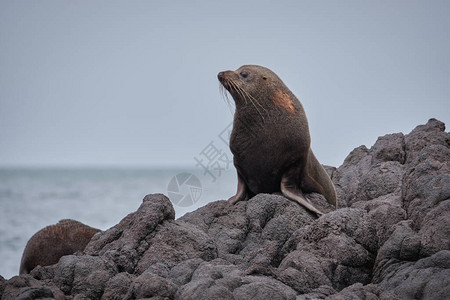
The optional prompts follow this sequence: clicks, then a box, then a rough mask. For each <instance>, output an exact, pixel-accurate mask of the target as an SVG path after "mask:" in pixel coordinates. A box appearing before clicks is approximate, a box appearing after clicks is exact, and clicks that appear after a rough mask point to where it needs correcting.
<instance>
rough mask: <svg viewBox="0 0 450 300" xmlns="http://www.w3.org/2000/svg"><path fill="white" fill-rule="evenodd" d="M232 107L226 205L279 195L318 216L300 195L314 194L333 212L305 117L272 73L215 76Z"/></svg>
mask: <svg viewBox="0 0 450 300" xmlns="http://www.w3.org/2000/svg"><path fill="white" fill-rule="evenodd" d="M218 79H219V81H220V83H221V84H222V85H223V87H225V88H226V89H227V90H228V92H229V93H230V94H231V96H232V97H233V99H234V102H235V103H236V112H235V114H234V122H233V131H232V133H231V138H230V149H231V152H233V155H234V165H235V167H236V170H237V174H238V188H237V193H236V195H235V196H233V197H231V198H230V200H229V201H230V203H233V204H234V203H236V202H238V201H240V200H244V199H245V198H246V197H247V196H249V197H251V196H253V195H255V194H258V193H273V192H280V191H281V193H282V194H283V195H284V196H285V197H287V198H289V199H291V200H294V201H297V202H298V203H300V204H301V205H303V206H304V207H306V208H307V209H309V210H310V211H312V212H314V213H316V214H317V215H322V213H321V212H320V211H319V210H318V209H316V208H315V207H314V206H313V205H312V204H311V202H310V201H309V200H308V199H307V198H306V197H305V196H304V195H303V192H306V193H310V192H317V193H320V194H322V195H324V196H325V198H326V199H327V201H328V202H329V203H330V204H332V205H334V206H336V204H337V201H336V191H335V189H334V185H333V183H332V181H331V179H330V177H329V176H328V174H327V173H326V172H325V170H324V168H323V167H322V165H321V164H320V163H319V162H318V161H317V159H316V157H315V156H314V154H313V152H312V151H311V149H310V144H311V140H310V135H309V128H308V121H307V119H306V115H305V111H304V110H303V107H302V105H301V103H300V101H298V99H297V98H296V97H295V96H294V94H293V93H292V92H291V91H290V90H289V89H288V88H287V86H286V85H285V84H284V83H283V82H282V81H281V79H280V78H279V77H278V76H277V75H276V74H275V73H274V72H272V71H271V70H269V69H267V68H265V67H261V66H255V65H245V66H242V67H240V68H239V69H237V70H236V71H225V72H220V73H219V74H218Z"/></svg>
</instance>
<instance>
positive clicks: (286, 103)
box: [217, 65, 295, 114]
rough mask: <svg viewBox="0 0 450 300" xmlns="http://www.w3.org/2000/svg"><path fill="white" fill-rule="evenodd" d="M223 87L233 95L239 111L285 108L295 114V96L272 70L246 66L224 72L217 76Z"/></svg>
mask: <svg viewBox="0 0 450 300" xmlns="http://www.w3.org/2000/svg"><path fill="white" fill-rule="evenodd" d="M217 78H218V79H219V81H220V83H221V84H222V86H223V87H224V88H225V89H226V90H227V91H228V92H229V93H230V94H231V96H232V97H233V99H234V102H235V103H236V107H237V108H238V109H240V108H244V107H253V108H256V109H258V107H259V108H263V109H266V108H273V107H274V106H275V107H278V108H283V109H284V110H285V111H287V112H289V113H290V114H294V113H295V107H294V104H293V101H295V100H293V99H294V98H295V96H293V94H292V93H291V91H290V90H289V89H288V88H287V87H286V85H285V84H284V83H283V81H281V79H280V78H279V77H278V76H277V74H275V73H274V72H272V71H271V70H269V69H267V68H265V67H261V66H257V65H244V66H242V67H240V68H239V69H237V70H236V71H224V72H220V73H219V74H218V75H217Z"/></svg>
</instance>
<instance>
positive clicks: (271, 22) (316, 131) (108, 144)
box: [0, 0, 450, 167]
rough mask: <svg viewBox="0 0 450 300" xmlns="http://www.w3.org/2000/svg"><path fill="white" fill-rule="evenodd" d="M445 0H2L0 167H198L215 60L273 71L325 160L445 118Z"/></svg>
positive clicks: (449, 87) (212, 108) (215, 111)
mask: <svg viewBox="0 0 450 300" xmlns="http://www.w3.org/2000/svg"><path fill="white" fill-rule="evenodd" d="M449 16H450V1H409V0H408V1H214V3H213V1H192V0H191V1H120V2H119V1H4V0H1V1H0V166H29V165H30V166H142V167H145V166H164V165H186V166H192V167H194V166H195V161H194V160H193V157H194V156H196V155H197V154H198V153H199V152H200V151H201V150H202V149H203V148H205V146H207V145H208V144H209V142H210V141H212V140H217V136H218V135H219V133H220V132H221V131H222V130H223V129H224V128H225V127H226V126H227V125H228V124H229V123H230V122H231V121H232V114H231V113H230V109H229V108H228V106H227V104H226V101H225V100H224V99H223V97H222V96H221V94H220V92H219V83H218V81H217V73H218V72H219V71H224V70H229V69H232V70H234V69H237V68H238V67H240V66H241V65H243V64H259V65H263V66H266V67H268V68H270V69H272V70H273V71H274V72H276V73H277V74H278V75H279V76H280V77H281V78H282V79H283V81H284V82H285V83H286V84H287V86H288V87H289V88H290V89H291V90H292V91H293V92H294V94H295V95H296V96H297V98H299V99H300V101H301V102H302V103H303V106H304V108H305V110H306V114H307V116H308V119H309V124H310V131H311V136H312V148H313V151H314V153H315V154H316V156H317V157H318V159H319V161H320V162H321V163H324V164H329V165H334V166H339V165H341V164H342V162H343V160H344V158H345V157H346V156H347V154H348V153H349V152H350V151H351V150H352V149H353V148H355V147H358V146H360V145H362V144H365V145H367V146H371V145H372V144H373V143H374V142H375V140H376V139H377V137H378V136H381V135H384V134H387V133H394V132H405V133H407V132H409V131H411V130H412V129H413V128H414V127H415V126H416V125H418V124H424V123H426V122H427V120H428V119H429V118H431V117H434V118H437V119H440V120H441V121H444V122H445V123H446V124H447V125H448V126H450V125H449V124H450V97H449V96H450V61H449V53H450V33H449V32H450V18H449Z"/></svg>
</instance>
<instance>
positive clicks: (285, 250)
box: [0, 119, 450, 300]
mask: <svg viewBox="0 0 450 300" xmlns="http://www.w3.org/2000/svg"><path fill="white" fill-rule="evenodd" d="M444 130H445V126H444V124H443V123H441V122H439V121H437V120H434V119H432V120H430V121H429V122H428V123H427V124H426V125H420V126H418V127H416V128H415V129H414V130H413V131H412V132H411V133H409V134H406V135H404V134H402V133H396V134H388V135H385V136H383V137H380V138H378V140H377V141H376V143H375V144H374V145H373V147H371V148H370V149H368V148H367V147H365V146H361V147H358V148H356V149H355V150H353V151H352V152H351V153H350V154H349V156H348V157H347V158H346V159H345V161H344V164H343V165H342V166H340V167H339V168H337V169H336V168H333V167H326V169H327V172H328V174H329V175H330V177H331V178H332V180H333V181H334V182H335V185H336V190H337V193H338V198H339V207H340V209H338V210H336V211H334V210H332V209H331V208H330V207H329V205H328V203H327V202H326V200H325V199H324V198H323V196H322V195H320V194H314V193H313V194H309V195H307V197H308V198H309V199H311V201H312V202H313V203H314V204H315V205H317V206H318V207H319V208H320V209H321V210H324V211H326V212H328V213H326V214H324V215H323V216H322V217H320V218H318V219H317V218H316V216H315V215H313V214H311V213H310V212H309V211H307V210H306V209H304V208H303V207H302V206H300V205H298V204H297V203H295V202H293V201H290V200H288V199H286V198H284V197H283V196H281V195H278V194H273V195H267V194H259V195H256V196H255V197H253V198H251V199H249V200H248V201H241V202H238V203H236V204H235V205H231V206H230V205H229V204H228V203H227V202H226V201H216V202H211V203H209V204H207V205H206V206H204V207H202V208H199V209H197V210H196V211H193V212H190V213H188V214H186V215H184V216H183V217H181V218H179V219H178V220H175V219H174V218H175V213H174V209H173V207H172V204H171V203H170V201H169V199H167V197H165V196H164V195H161V194H155V195H148V196H146V197H145V198H144V200H143V203H142V204H141V206H140V207H139V208H138V210H137V211H136V212H134V213H131V214H129V215H128V216H126V217H125V218H124V219H123V220H122V221H121V222H120V223H119V224H117V225H115V226H114V227H112V228H110V229H108V230H106V231H104V232H101V233H98V234H96V235H95V236H94V237H93V238H92V240H91V241H90V242H89V244H88V245H87V246H86V248H85V250H84V252H83V253H80V252H79V253H76V254H75V255H68V256H63V257H62V258H61V259H60V261H59V262H58V263H57V264H54V265H50V266H37V267H36V268H34V269H33V270H32V271H31V272H30V275H25V274H22V275H20V276H16V277H13V278H11V279H10V280H8V281H6V280H4V278H2V277H0V297H1V299H16V298H19V299H36V298H55V299H137V298H148V299H183V300H184V299H255V300H256V299H270V300H274V299H304V300H306V299H444V298H445V297H447V295H449V294H450V288H449V287H450V238H449V237H450V144H449V141H450V136H449V134H448V133H447V132H445V131H444Z"/></svg>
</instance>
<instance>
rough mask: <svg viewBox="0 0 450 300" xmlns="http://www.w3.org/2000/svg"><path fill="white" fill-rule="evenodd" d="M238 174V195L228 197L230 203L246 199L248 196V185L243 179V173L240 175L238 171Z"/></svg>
mask: <svg viewBox="0 0 450 300" xmlns="http://www.w3.org/2000/svg"><path fill="white" fill-rule="evenodd" d="M237 176H238V187H237V192H236V195H234V196H233V197H231V198H230V199H228V203H230V204H231V205H233V204H235V203H236V202H239V201H241V200H245V197H246V196H247V187H246V185H245V181H244V180H243V179H242V177H241V175H239V172H238V173H237Z"/></svg>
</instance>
